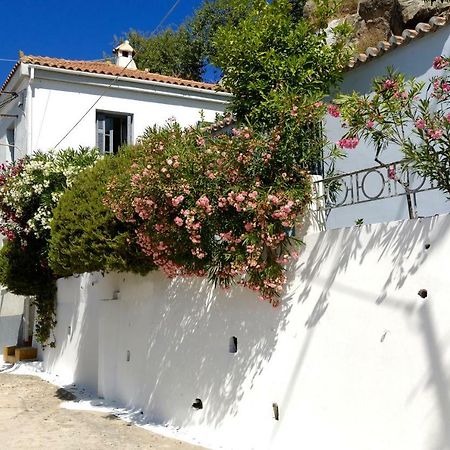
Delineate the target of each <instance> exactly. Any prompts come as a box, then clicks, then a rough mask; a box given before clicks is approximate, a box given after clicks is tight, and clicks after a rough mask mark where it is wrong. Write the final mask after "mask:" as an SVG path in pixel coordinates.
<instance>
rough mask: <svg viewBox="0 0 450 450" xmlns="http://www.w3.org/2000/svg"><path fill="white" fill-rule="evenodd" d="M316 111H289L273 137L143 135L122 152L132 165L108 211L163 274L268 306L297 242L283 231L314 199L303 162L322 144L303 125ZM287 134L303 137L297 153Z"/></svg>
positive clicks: (115, 185) (110, 195) (115, 187)
mask: <svg viewBox="0 0 450 450" xmlns="http://www.w3.org/2000/svg"><path fill="white" fill-rule="evenodd" d="M322 114H323V105H322V104H320V103H316V102H315V103H313V104H309V105H308V104H306V103H304V104H302V107H301V108H300V107H299V106H298V105H292V106H291V109H290V113H289V114H288V117H286V118H285V120H284V125H283V126H279V127H277V128H276V129H274V130H273V132H272V133H271V134H262V133H259V132H256V131H254V130H252V129H250V128H248V127H244V128H240V129H234V130H233V135H232V136H228V135H219V136H211V135H209V134H207V133H205V132H202V131H201V130H200V129H190V130H184V129H182V128H181V127H180V126H179V125H178V124H176V123H172V124H169V125H168V126H167V127H165V128H162V129H158V128H152V129H149V130H147V132H146V134H145V135H144V136H143V137H142V138H141V140H140V143H139V144H138V145H137V146H136V147H134V148H132V149H129V150H128V151H129V152H131V153H132V159H133V164H131V166H130V167H129V169H128V170H123V171H120V172H118V173H116V174H115V175H114V176H113V177H112V179H111V181H110V183H109V185H108V189H107V195H106V204H107V205H108V206H109V207H110V208H111V210H112V211H113V212H114V214H115V215H116V218H117V220H119V221H120V222H121V223H123V224H129V225H131V226H133V227H134V229H135V231H136V235H137V242H138V244H139V246H140V247H141V249H142V252H143V253H144V254H146V255H148V257H150V258H151V259H152V260H153V261H154V263H155V264H156V266H158V267H159V268H160V269H161V270H163V271H164V272H165V273H166V274H167V275H168V276H169V277H174V276H205V275H207V276H208V277H209V279H210V280H211V281H212V282H214V283H215V284H218V285H220V286H222V287H225V288H226V287H228V286H229V285H230V284H231V283H234V282H235V283H239V284H242V285H244V286H247V287H249V288H250V289H253V290H255V291H257V292H259V293H260V296H261V297H262V298H263V299H266V300H269V301H270V302H271V303H272V304H274V305H275V304H277V302H278V297H279V295H280V292H281V290H282V287H283V284H284V282H285V264H286V263H287V262H288V261H289V259H290V258H291V257H292V256H295V255H296V246H297V245H296V244H298V241H297V240H296V239H295V238H294V237H289V233H287V231H289V230H291V229H292V228H294V227H295V225H296V224H297V223H299V222H301V221H302V219H303V216H304V214H305V212H306V209H307V206H308V204H309V203H310V201H311V177H310V175H309V172H308V165H309V163H310V162H311V161H316V160H317V158H318V154H320V152H321V150H322V144H323V142H322V140H321V139H320V136H319V135H318V134H317V133H316V131H315V130H314V129H313V128H311V127H310V125H311V123H313V122H314V121H315V120H317V119H318V117H321V116H322ZM293 129H296V130H297V133H298V132H300V130H304V133H305V140H304V143H305V145H304V146H303V147H302V151H292V148H291V147H290V145H289V136H290V135H291V133H292V131H293ZM306 136H308V138H309V140H308V141H306ZM307 142H308V145H306V143H307Z"/></svg>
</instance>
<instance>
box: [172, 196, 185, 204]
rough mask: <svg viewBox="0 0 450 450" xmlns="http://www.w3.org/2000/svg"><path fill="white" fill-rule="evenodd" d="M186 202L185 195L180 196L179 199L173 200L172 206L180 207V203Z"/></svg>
mask: <svg viewBox="0 0 450 450" xmlns="http://www.w3.org/2000/svg"><path fill="white" fill-rule="evenodd" d="M183 200H184V196H183V195H179V196H178V197H175V198H173V199H172V205H173V206H178V205H179V204H180V203H182V202H183Z"/></svg>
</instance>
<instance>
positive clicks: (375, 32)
mask: <svg viewBox="0 0 450 450" xmlns="http://www.w3.org/2000/svg"><path fill="white" fill-rule="evenodd" d="M385 40H386V34H385V32H384V31H383V30H380V29H378V28H373V29H371V30H367V31H366V32H365V33H364V34H362V35H361V36H360V37H359V39H358V44H357V45H356V51H357V52H362V53H364V52H365V51H366V49H367V48H368V47H376V46H377V44H378V43H379V42H380V41H385Z"/></svg>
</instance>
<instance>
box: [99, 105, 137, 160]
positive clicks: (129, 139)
mask: <svg viewBox="0 0 450 450" xmlns="http://www.w3.org/2000/svg"><path fill="white" fill-rule="evenodd" d="M132 143H133V115H132V114H114V113H107V112H97V147H98V148H99V150H100V152H101V153H109V154H114V153H117V151H118V150H119V147H121V146H122V145H125V144H132Z"/></svg>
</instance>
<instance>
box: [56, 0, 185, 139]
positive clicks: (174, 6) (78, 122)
mask: <svg viewBox="0 0 450 450" xmlns="http://www.w3.org/2000/svg"><path fill="white" fill-rule="evenodd" d="M180 1H181V0H176V1H175V3H174V4H173V5H172V7H171V8H170V9H169V11H168V12H167V13H166V15H165V16H164V17H163V19H162V20H161V21H160V23H159V24H158V26H157V27H156V28H155V29H154V30H153V31H152V34H153V33H155V31H156V30H157V29H158V28H159V27H160V26H161V25H162V24H163V23H164V22H165V21H166V20H167V18H168V17H169V16H170V15H171V14H172V12H173V11H174V10H175V8H176V7H177V6H178V4H179V3H180ZM131 61H133V58H131V59H130V60H129V61H128V63H127V65H126V66H125V67H124V68H123V69H122V70H121V71H120V73H119V74H118V75H116V77H115V78H114V79H113V80H112V81H111V83H110V84H109V85H108V86H106V88H105V89H103V91H102V92H101V94H100V95H99V97H98V98H97V100H95V102H94V103H93V104H92V105H91V106H90V107H89V108H88V110H87V111H86V112H85V113H84V114H83V115H82V116H81V118H80V119H79V120H78V121H77V122H76V123H75V125H73V127H72V128H71V129H70V130H69V131H68V132H67V133H66V134H65V135H64V136H63V137H62V138H61V139H60V140H59V141H58V143H57V144H56V145H55V146H54V147H53V148H56V147H58V146H59V145H60V144H61V143H62V142H63V141H64V140H65V139H66V138H67V136H69V134H70V133H72V131H73V130H74V129H75V128H76V127H77V126H78V125H79V124H80V123H81V121H82V120H83V119H84V118H85V117H86V116H87V115H88V114H89V113H90V112H91V111H92V109H93V108H94V106H95V105H96V104H97V103H98V102H99V101H100V100H101V99H102V98H103V97H104V95H105V94H106V92H107V91H108V89H109V88H111V86H112V85H113V84H115V83H116V81H117V80H118V79H119V77H120V75H122V73H123V72H124V71H125V69H126V68H127V67H128V65H129V64H130V63H131Z"/></svg>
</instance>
